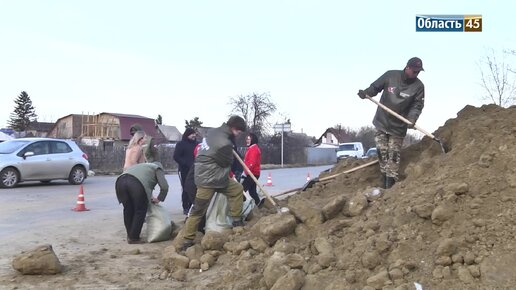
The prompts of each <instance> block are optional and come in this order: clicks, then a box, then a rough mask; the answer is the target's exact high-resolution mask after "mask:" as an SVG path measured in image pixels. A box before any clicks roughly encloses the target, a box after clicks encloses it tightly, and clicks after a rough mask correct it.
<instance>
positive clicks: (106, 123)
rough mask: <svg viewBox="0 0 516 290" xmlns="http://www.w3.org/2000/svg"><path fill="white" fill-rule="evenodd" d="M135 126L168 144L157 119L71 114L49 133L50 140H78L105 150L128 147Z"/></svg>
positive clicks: (62, 118)
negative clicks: (132, 127)
mask: <svg viewBox="0 0 516 290" xmlns="http://www.w3.org/2000/svg"><path fill="white" fill-rule="evenodd" d="M134 124H138V125H140V126H141V127H142V128H143V130H144V131H145V133H146V134H147V135H149V136H151V137H153V138H156V139H157V142H158V143H162V142H168V139H167V138H166V137H165V136H164V135H163V133H161V131H160V130H159V129H158V126H156V124H155V120H154V119H152V118H148V117H144V116H139V115H130V114H119V113H100V114H97V115H77V114H70V115H67V116H64V117H61V118H59V119H58V120H57V121H56V123H55V125H54V126H53V128H52V129H51V130H50V132H49V133H48V137H53V138H63V139H75V140H77V141H79V143H80V144H84V145H91V146H102V147H104V148H107V147H118V146H125V145H127V143H128V142H129V140H130V139H131V134H130V128H131V126H133V125H134Z"/></svg>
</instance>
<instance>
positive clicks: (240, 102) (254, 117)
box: [229, 93, 276, 136]
mask: <svg viewBox="0 0 516 290" xmlns="http://www.w3.org/2000/svg"><path fill="white" fill-rule="evenodd" d="M229 103H230V105H232V107H233V108H232V112H233V113H237V114H239V115H241V116H242V118H244V120H245V121H246V123H247V126H248V127H249V129H250V130H251V131H252V132H254V133H255V134H257V135H259V136H262V135H263V133H264V132H265V129H266V126H267V125H268V123H267V118H268V117H270V116H271V115H272V113H274V112H275V111H276V105H275V104H274V103H273V102H272V101H271V99H270V95H269V94H268V93H261V94H257V93H252V94H250V95H246V96H243V95H240V96H236V97H231V98H230V101H229Z"/></svg>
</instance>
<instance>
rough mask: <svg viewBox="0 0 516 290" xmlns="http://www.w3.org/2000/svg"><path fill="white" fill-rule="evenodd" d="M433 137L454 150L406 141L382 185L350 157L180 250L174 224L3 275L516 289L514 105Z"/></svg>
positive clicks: (491, 109)
mask: <svg viewBox="0 0 516 290" xmlns="http://www.w3.org/2000/svg"><path fill="white" fill-rule="evenodd" d="M434 135H435V136H437V137H439V138H440V139H441V140H443V142H445V144H446V145H447V147H449V149H450V151H449V152H448V153H443V152H442V151H441V147H440V146H439V144H438V143H437V142H436V141H435V140H432V139H430V138H428V137H425V138H423V139H422V141H421V142H419V143H417V144H414V145H412V146H410V147H407V148H405V149H404V150H403V151H402V164H401V169H400V173H401V174H400V180H399V181H398V182H397V183H396V184H395V185H394V186H393V187H392V188H390V189H387V190H384V189H380V190H378V188H379V187H380V178H379V169H378V165H377V164H374V165H371V166H368V167H365V168H363V169H360V170H357V171H354V172H352V173H343V172H345V171H346V170H349V169H351V168H354V167H357V166H359V165H361V164H364V163H366V162H370V161H371V160H356V159H346V160H342V161H340V162H339V163H338V164H336V165H335V166H334V167H333V168H332V169H331V170H330V172H326V173H324V174H322V175H321V176H320V177H321V178H322V177H325V176H330V175H334V174H338V173H343V174H341V175H339V176H337V177H336V178H333V179H330V180H326V181H322V182H319V183H316V184H315V185H314V186H313V187H312V188H309V189H307V190H306V191H303V192H299V193H297V194H295V195H292V196H289V197H287V198H285V199H282V200H280V201H279V205H280V206H281V207H286V208H288V209H289V211H288V212H286V213H278V212H277V211H276V209H275V208H274V207H273V206H272V205H271V204H266V206H265V207H264V208H261V209H257V208H256V209H254V210H253V213H252V218H251V219H250V220H249V221H248V223H247V225H246V226H245V227H237V228H234V229H232V230H228V231H226V232H223V233H218V232H207V233H206V234H205V235H202V234H200V233H199V234H198V236H197V238H196V242H197V243H196V245H195V246H193V247H191V248H189V249H188V250H187V251H186V252H184V253H182V252H178V251H177V250H176V249H177V248H178V247H179V246H180V244H181V242H182V234H181V231H180V230H179V231H178V232H177V236H176V238H175V239H174V240H173V241H172V242H170V241H169V242H165V243H159V244H158V245H156V244H154V245H152V247H150V248H148V249H147V250H143V251H140V250H137V251H136V252H135V250H134V249H133V250H131V251H129V250H127V251H126V250H124V248H121V249H116V250H113V249H106V248H102V249H100V250H98V251H95V252H91V253H94V254H95V256H87V257H88V258H87V259H84V261H82V260H81V258H84V257H86V256H85V255H84V253H83V254H81V256H80V257H79V256H78V258H77V259H76V260H75V262H74V263H73V264H72V265H71V266H70V265H69V266H68V268H69V270H66V268H65V271H64V272H63V273H62V274H60V275H61V278H46V279H41V277H39V278H38V277H32V278H20V277H19V276H17V277H14V278H13V279H12V280H11V281H5V280H3V281H2V282H9V283H10V284H9V285H10V286H11V288H12V289H16V286H14V287H13V285H16V283H22V284H20V285H27V284H23V283H24V282H26V281H27V280H30V283H32V284H30V283H29V285H34V287H36V288H37V285H40V286H41V285H43V288H44V287H57V288H60V287H72V288H73V287H74V286H73V285H75V284H74V281H81V280H82V281H83V283H86V284H85V285H89V286H92V287H93V286H98V287H107V286H109V287H118V288H116V289H128V288H131V289H139V288H151V289H162V288H165V287H168V288H177V289H328V290H329V289H417V288H416V287H419V286H420V287H421V289H515V288H516V240H515V239H514V237H515V235H516V209H515V208H516V206H515V202H516V169H515V166H514V164H516V153H515V152H516V151H515V144H516V107H510V108H501V107H498V106H495V105H485V106H482V107H480V108H478V107H472V106H466V107H465V108H464V109H462V110H461V111H460V112H458V114H457V118H454V119H450V120H448V121H447V122H446V123H445V124H444V125H443V126H442V127H441V128H439V129H438V130H437V131H436V132H434ZM102 256H104V257H105V259H102V258H100V257H102ZM81 261H82V262H81ZM70 267H76V268H78V269H80V271H79V270H78V271H74V270H70ZM57 276H59V275H57ZM38 279H39V280H38ZM42 280H44V281H43V282H44V283H43V284H38V282H39V283H41V281H42ZM84 281H87V282H84Z"/></svg>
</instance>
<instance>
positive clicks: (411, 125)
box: [407, 120, 416, 129]
mask: <svg viewBox="0 0 516 290" xmlns="http://www.w3.org/2000/svg"><path fill="white" fill-rule="evenodd" d="M409 121H410V124H407V128H409V129H414V125H416V122H414V121H412V120H409Z"/></svg>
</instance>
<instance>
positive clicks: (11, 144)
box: [0, 140, 29, 154]
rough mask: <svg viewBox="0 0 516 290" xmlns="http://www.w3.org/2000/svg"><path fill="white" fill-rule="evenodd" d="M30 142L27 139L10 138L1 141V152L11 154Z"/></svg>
mask: <svg viewBox="0 0 516 290" xmlns="http://www.w3.org/2000/svg"><path fill="white" fill-rule="evenodd" d="M27 143H29V141H27V140H10V141H5V142H2V143H0V154H10V153H13V152H14V151H16V150H18V149H20V148H21V147H23V146H24V145H25V144H27Z"/></svg>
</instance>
